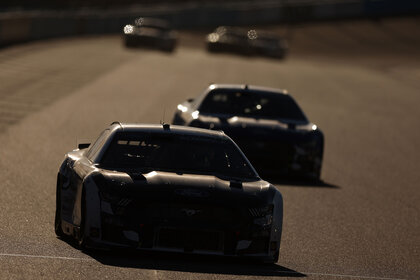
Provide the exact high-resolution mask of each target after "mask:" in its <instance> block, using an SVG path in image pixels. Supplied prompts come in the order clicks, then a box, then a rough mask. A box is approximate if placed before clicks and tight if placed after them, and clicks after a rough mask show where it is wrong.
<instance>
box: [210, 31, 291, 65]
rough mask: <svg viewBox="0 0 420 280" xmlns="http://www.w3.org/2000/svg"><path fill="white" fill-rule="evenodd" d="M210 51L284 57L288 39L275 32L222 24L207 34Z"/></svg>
mask: <svg viewBox="0 0 420 280" xmlns="http://www.w3.org/2000/svg"><path fill="white" fill-rule="evenodd" d="M206 44H207V50H208V51H209V52H233V53H239V54H244V55H263V56H270V57H275V58H284V57H285V56H286V54H287V50H288V45H287V41H286V40H285V39H284V38H282V37H280V36H278V35H277V34H275V33H270V32H262V31H257V30H254V29H249V30H248V29H243V28H239V27H227V26H220V27H218V28H216V30H214V31H213V33H210V34H208V35H207V38H206Z"/></svg>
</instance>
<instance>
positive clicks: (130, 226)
mask: <svg viewBox="0 0 420 280" xmlns="http://www.w3.org/2000/svg"><path fill="white" fill-rule="evenodd" d="M88 145H89V144H79V149H76V150H74V151H72V152H69V153H68V154H66V156H65V159H64V161H63V163H62V164H61V167H60V169H59V172H58V178H57V192H56V199H57V200H56V215H55V232H56V234H57V235H58V236H60V237H65V236H72V237H74V238H75V240H77V242H78V243H79V244H80V246H81V247H88V248H89V247H92V248H109V247H110V248H113V247H114V248H135V249H140V250H156V251H173V252H185V253H198V254H214V255H224V256H244V257H255V258H258V259H260V260H264V261H267V262H276V261H277V259H278V255H279V249H280V239H281V233H282V218H283V202H282V195H281V194H280V192H279V191H278V190H277V189H276V188H275V187H274V186H273V185H271V184H270V183H268V182H266V181H263V180H261V179H260V178H259V176H258V174H257V173H256V171H255V170H254V168H253V167H252V166H251V164H250V163H249V161H248V160H247V159H246V157H245V156H244V154H243V153H242V152H241V151H240V149H239V148H238V147H237V145H236V144H235V143H234V142H233V141H232V140H231V139H230V138H229V137H228V136H226V135H225V134H224V133H223V132H219V131H211V130H205V129H198V128H188V127H179V126H172V125H171V126H170V125H169V124H164V125H140V124H120V123H118V122H116V123H113V124H111V126H110V127H108V128H107V129H105V130H104V131H103V132H102V133H101V134H100V136H99V138H98V139H97V140H96V141H95V143H94V144H93V145H90V146H89V147H88V148H87V146H88Z"/></svg>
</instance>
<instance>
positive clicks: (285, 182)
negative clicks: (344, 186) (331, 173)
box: [263, 176, 340, 189]
mask: <svg viewBox="0 0 420 280" xmlns="http://www.w3.org/2000/svg"><path fill="white" fill-rule="evenodd" d="M263 178H264V180H267V181H268V182H270V183H272V184H274V185H280V186H292V187H309V188H330V189H340V187H339V186H337V185H334V184H331V183H327V182H324V181H323V180H316V181H314V180H309V179H300V178H293V177H291V178H277V177H270V176H266V177H263Z"/></svg>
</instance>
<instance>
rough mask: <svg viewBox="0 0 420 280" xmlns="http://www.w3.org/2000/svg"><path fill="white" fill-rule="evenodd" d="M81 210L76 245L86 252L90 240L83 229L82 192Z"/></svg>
mask: <svg viewBox="0 0 420 280" xmlns="http://www.w3.org/2000/svg"><path fill="white" fill-rule="evenodd" d="M81 209H82V214H81V215H82V217H81V222H80V231H79V236H78V240H77V244H78V245H79V247H80V249H82V250H86V249H87V248H88V247H89V245H90V240H89V237H88V236H86V234H85V229H86V195H85V192H84V191H83V194H82V205H81Z"/></svg>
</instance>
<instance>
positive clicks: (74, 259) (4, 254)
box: [0, 253, 94, 261]
mask: <svg viewBox="0 0 420 280" xmlns="http://www.w3.org/2000/svg"><path fill="white" fill-rule="evenodd" d="M0 257H18V258H39V259H59V260H70V261H94V259H92V258H90V259H89V258H73V257H60V256H42V255H25V254H7V253H0Z"/></svg>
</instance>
